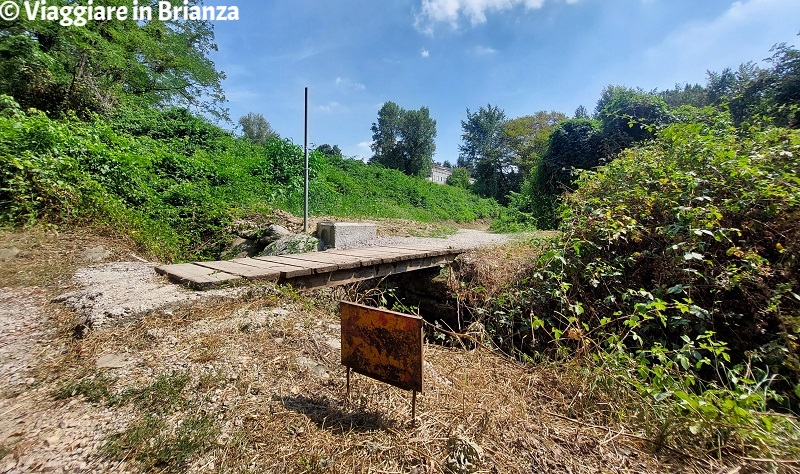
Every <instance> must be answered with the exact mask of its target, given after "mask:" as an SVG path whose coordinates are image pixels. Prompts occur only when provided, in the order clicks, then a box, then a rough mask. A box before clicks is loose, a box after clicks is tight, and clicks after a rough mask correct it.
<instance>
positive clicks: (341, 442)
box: [0, 235, 758, 473]
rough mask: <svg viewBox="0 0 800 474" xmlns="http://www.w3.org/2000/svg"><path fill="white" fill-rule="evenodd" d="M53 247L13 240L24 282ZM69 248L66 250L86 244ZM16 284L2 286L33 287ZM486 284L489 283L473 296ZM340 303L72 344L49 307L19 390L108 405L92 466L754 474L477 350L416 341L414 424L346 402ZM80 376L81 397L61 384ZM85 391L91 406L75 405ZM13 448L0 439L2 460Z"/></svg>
mask: <svg viewBox="0 0 800 474" xmlns="http://www.w3.org/2000/svg"><path fill="white" fill-rule="evenodd" d="M2 238H3V239H6V240H5V241H8V239H9V237H8V236H7V235H3V236H2ZM59 238H60V237H54V236H49V235H41V236H39V237H34V236H29V237H24V236H19V237H17V242H23V241H25V239H33V240H34V241H35V240H36V239H42V240H40V241H39V242H40V245H42V246H43V249H44V250H43V252H40V253H36V255H38V256H39V257H37V258H34V259H32V260H33V261H34V262H33V263H31V262H28V264H29V266H30V273H24V274H29V275H34V273H35V272H39V271H41V272H42V273H41V274H39V275H40V277H42V278H44V275H47V273H46V272H44V270H36V268H39V267H40V266H41V267H44V266H46V265H45V264H43V263H39V262H38V259H39V258H44V259H47V258H50V257H47V255H48V253H47V252H48V250H46V249H47V247H48V245H49V244H48V242H62V240H59ZM54 239H55V240H54ZM5 241H4V242H5ZM83 242H84V243H82V244H77V243H76V244H75V251H77V250H80V248H81V245H90V244H93V243H94V240H92V239H91V238H89V239H88V240H85V241H83ZM18 247H19V246H18ZM20 248H22V247H20ZM29 248H33V247H29ZM114 248H116V247H114ZM53 252H55V253H54V255H56V254H57V252H56V251H53ZM502 252H505V256H504V257H505V258H501V259H497V257H496V251H495V252H494V255H495V256H494V258H493V257H492V254H493V253H492V252H491V251H487V252H485V253H484V252H482V251H479V252H477V253H474V254H471V257H470V258H472V259H473V260H472V265H474V267H473V268H474V269H475V270H474V271H475V272H485V273H484V274H483V275H484V276H483V277H480V278H482V281H484V282H486V281H487V278H485V276H486V275H493V274H495V273H502V274H504V275H506V276H508V275H516V274H518V273H519V272H521V271H523V270H522V269H524V267H525V262H526V259H527V258H529V255H530V251H529V250H528V251H527V252H526V251H524V249H523V248H522V247H517V246H515V245H510V246H507V247H504V250H502ZM53 258H55V257H53ZM476 262H483V263H482V264H480V265H478V264H477V263H476ZM492 262H494V263H492ZM494 264H496V265H497V266H492V265H494ZM486 268H490V270H485V269H486ZM482 269H484V270H482ZM4 271H5V270H4ZM17 271H23V272H24V271H27V270H25V266H24V265H23V266H21V267H17ZM59 272H63V273H58V275H61V276H58V278H63V277H64V276H65V275H66V273H68V271H67V270H59ZM9 274H11V275H13V274H14V272H7V273H6V275H9ZM476 275H478V273H476ZM25 278H29V279H27V280H26V279H23V278H20V279H19V280H17V283H16V284H19V285H23V284H32V283H33V282H34V281H35V280H33V278H34V277H33V276H30V277H25ZM476 278H478V276H476ZM38 281H39V284H42V283H45V284H49V283H47V282H48V281H49V280H38ZM501 287H502V284H501V283H500V282H499V280H498V283H497V285H496V287H494V286H487V288H488V289H487V291H490V292H493V291H500V289H501ZM355 297H356V295H355V294H353V290H352V289H347V288H344V289H336V290H319V291H315V292H308V293H303V294H298V293H296V292H294V291H293V290H291V289H289V288H280V287H271V286H266V287H260V288H258V287H257V288H252V289H251V291H250V292H249V293H247V294H246V295H244V296H243V297H242V298H241V299H239V300H225V301H209V302H205V303H199V304H196V305H194V306H190V307H184V308H180V309H176V310H169V311H167V310H159V311H154V312H152V313H149V314H147V315H145V316H143V317H139V318H137V319H134V320H129V321H127V322H125V323H124V324H123V325H118V326H115V327H108V328H103V329H102V330H98V331H95V332H92V333H90V334H89V336H88V337H86V338H85V339H82V340H73V339H72V338H71V334H70V333H69V331H68V328H69V324H70V321H71V320H72V319H74V317H75V315H74V314H71V313H69V312H68V311H63V310H62V311H61V313H59V314H58V315H57V317H56V329H57V330H56V333H55V335H54V336H53V339H52V341H51V347H52V350H51V351H50V352H49V353H48V354H47V355H46V356H45V357H43V358H42V361H41V363H40V364H39V366H38V367H37V368H36V369H35V370H34V372H33V373H34V374H35V376H36V378H37V381H38V382H37V387H39V390H38V391H37V392H36V393H31V394H29V395H25V394H21V395H20V397H21V398H22V397H26V396H27V397H34V398H36V403H37V407H38V408H46V407H48V406H57V407H63V406H64V404H65V403H69V404H71V405H69V406H70V408H69V409H70V410H72V411H75V410H85V411H92V410H96V411H108V410H113V412H114V413H116V421H115V423H113V424H110V425H104V426H107V428H105V429H106V431H104V432H102V434H103V436H104V437H105V438H104V439H105V440H106V445H105V446H106V447H105V448H103V450H102V451H99V452H98V453H97V455H98V456H99V455H100V453H101V452H102V453H104V454H102V456H104V458H103V459H106V461H103V462H104V463H103V462H101V461H97V463H96V464H92V465H91V466H92V469H93V470H94V471H95V472H112V471H113V472H123V471H128V472H141V471H144V470H147V471H154V472H190V473H201V472H202V473H205V472H209V473H214V472H258V473H265V472H266V473H312V472H333V473H336V472H341V473H359V472H360V473H366V472H375V473H395V472H397V473H400V472H412V473H438V472H496V473H530V472H542V473H549V472H569V473H598V472H600V473H618V472H620V473H626V472H629V473H634V472H636V473H640V472H643V473H648V472H652V473H655V472H742V473H744V472H757V471H758V470H757V469H756V468H752V469H750V468H746V469H740V470H736V469H735V468H737V465H736V464H735V463H734V462H735V460H733V461H730V462H729V463H726V462H717V461H707V460H697V459H693V458H691V457H688V456H682V455H680V454H679V453H675V452H671V451H669V450H662V451H660V452H656V450H655V449H654V446H653V444H652V443H650V442H648V441H647V440H645V439H642V438H640V437H638V436H637V432H636V431H635V428H632V427H629V426H624V425H623V424H621V422H620V421H619V420H623V419H624V416H622V413H623V412H625V411H626V410H628V408H629V407H626V406H625V405H624V404H625V403H626V401H625V400H622V399H617V398H616V397H615V394H614V393H613V391H610V390H602V389H597V388H596V387H595V389H594V390H593V391H592V392H591V394H589V392H588V391H587V387H588V386H590V385H592V383H593V381H592V380H587V378H586V372H584V371H583V370H582V367H581V366H580V365H579V364H569V363H562V364H555V363H552V364H550V363H547V364H545V363H542V364H537V365H528V366H520V365H518V364H516V363H514V362H511V361H509V360H507V359H505V358H503V357H502V356H500V355H498V354H495V353H493V352H490V351H488V350H486V349H476V350H471V351H468V350H464V349H459V348H447V347H442V346H437V345H430V344H429V345H426V346H425V351H426V353H425V360H426V366H425V379H424V392H423V393H422V394H421V395H420V396H419V397H418V406H417V420H416V423H413V424H412V423H411V420H410V410H411V394H410V393H408V392H404V391H401V390H398V389H395V388H393V387H390V386H387V385H385V384H382V383H379V382H375V381H372V380H370V379H368V378H366V377H363V376H360V375H353V379H352V393H351V397H350V399H349V400H348V399H346V396H345V371H344V368H343V367H342V366H341V365H340V362H339V361H340V354H339V350H338V348H337V347H336V341H337V340H338V338H339V331H340V329H339V320H338V311H337V307H338V301H339V300H340V299H354V298H355ZM109 354H116V355H118V356H121V357H123V358H124V359H126V360H128V363H126V364H124V366H123V367H121V368H118V369H98V368H97V366H96V363H97V360H98V358H99V357H100V356H103V355H109ZM98 376H101V377H98ZM82 381H84V382H85V383H84V385H83V387H87V388H85V389H83V390H85V392H86V393H85V392H81V390H82V389H80V388H79V389H77V390H76V389H74V388H72V387H81V385H80V383H81V382H82ZM170 381H172V382H176V383H172V384H171V383H170ZM64 387H71V390H70V391H69V392H68V393H67V396H70V395H71V394H72V393H73V392H75V396H74V397H73V398H72V400H71V401H69V402H65V401H64V400H59V399H58V394H59V393H61V395H60V396H62V397H63V396H64V393H65V392H64V391H63V390H62V391H61V392H59V389H63V388H64ZM89 389H91V393H93V394H97V395H96V397H94V399H95V401H94V402H90V401H88V400H87V398H86V396H84V395H86V394H87V393H88V391H89ZM42 397H44V398H42ZM614 413H620V416H618V417H615V416H614ZM27 442H28V441H21V442H20V443H18V444H16V445H13V446H12V445H8V444H0V446H4V447H3V450H6V451H14V452H16V451H18V450H19V449H23V448H24V447H25V446H26V445H24V443H27ZM0 443H3V440H0ZM159 447H166V451H165V452H158V450H157V449H156V448H159Z"/></svg>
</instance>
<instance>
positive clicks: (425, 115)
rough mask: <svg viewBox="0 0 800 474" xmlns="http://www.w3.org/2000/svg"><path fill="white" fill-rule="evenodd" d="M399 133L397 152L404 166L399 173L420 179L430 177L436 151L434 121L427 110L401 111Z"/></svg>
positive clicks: (423, 108)
mask: <svg viewBox="0 0 800 474" xmlns="http://www.w3.org/2000/svg"><path fill="white" fill-rule="evenodd" d="M399 131H400V140H399V142H400V147H399V150H398V151H399V153H400V157H401V159H402V163H403V164H404V169H401V171H403V172H405V173H406V174H407V175H410V176H418V177H420V178H425V177H428V176H430V174H431V168H432V167H433V153H434V151H436V141H435V139H436V120H433V119H432V118H431V117H430V112H429V111H428V108H427V107H422V108H420V109H419V110H405V111H403V114H402V116H401V118H400V130H399Z"/></svg>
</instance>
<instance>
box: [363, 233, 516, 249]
mask: <svg viewBox="0 0 800 474" xmlns="http://www.w3.org/2000/svg"><path fill="white" fill-rule="evenodd" d="M512 240H515V238H514V236H510V235H508V234H492V233H490V232H486V231H483V230H471V229H459V231H458V232H456V233H455V234H454V235H451V236H449V237H444V238H435V237H378V238H376V239H374V240H371V241H370V242H367V243H366V244H365V245H364V246H365V247H378V246H389V245H397V244H404V243H408V244H432V245H441V244H443V243H446V244H447V245H451V246H453V247H456V248H464V249H473V248H478V247H489V246H492V245H500V244H504V243H506V242H510V241H512Z"/></svg>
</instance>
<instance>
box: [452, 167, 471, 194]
mask: <svg viewBox="0 0 800 474" xmlns="http://www.w3.org/2000/svg"><path fill="white" fill-rule="evenodd" d="M446 183H447V184H449V185H450V186H455V187H457V188H463V189H469V188H470V186H471V184H470V180H469V171H467V169H466V168H453V172H452V173H450V176H448V177H447V181H446Z"/></svg>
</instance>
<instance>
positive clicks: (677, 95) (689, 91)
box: [658, 84, 709, 108]
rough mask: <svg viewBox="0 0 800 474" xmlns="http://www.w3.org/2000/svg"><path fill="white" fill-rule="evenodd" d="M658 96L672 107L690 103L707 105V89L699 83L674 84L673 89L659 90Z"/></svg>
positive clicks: (700, 105) (699, 105) (698, 105)
mask: <svg viewBox="0 0 800 474" xmlns="http://www.w3.org/2000/svg"><path fill="white" fill-rule="evenodd" d="M658 96H659V97H661V99H663V100H664V103H666V104H667V105H668V106H669V107H672V108H678V107H680V106H682V105H691V106H692V107H705V106H706V105H709V98H708V91H706V88H705V87H703V86H701V85H700V84H683V85H681V84H675V88H674V89H668V90H665V91H661V92H659V93H658Z"/></svg>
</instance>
